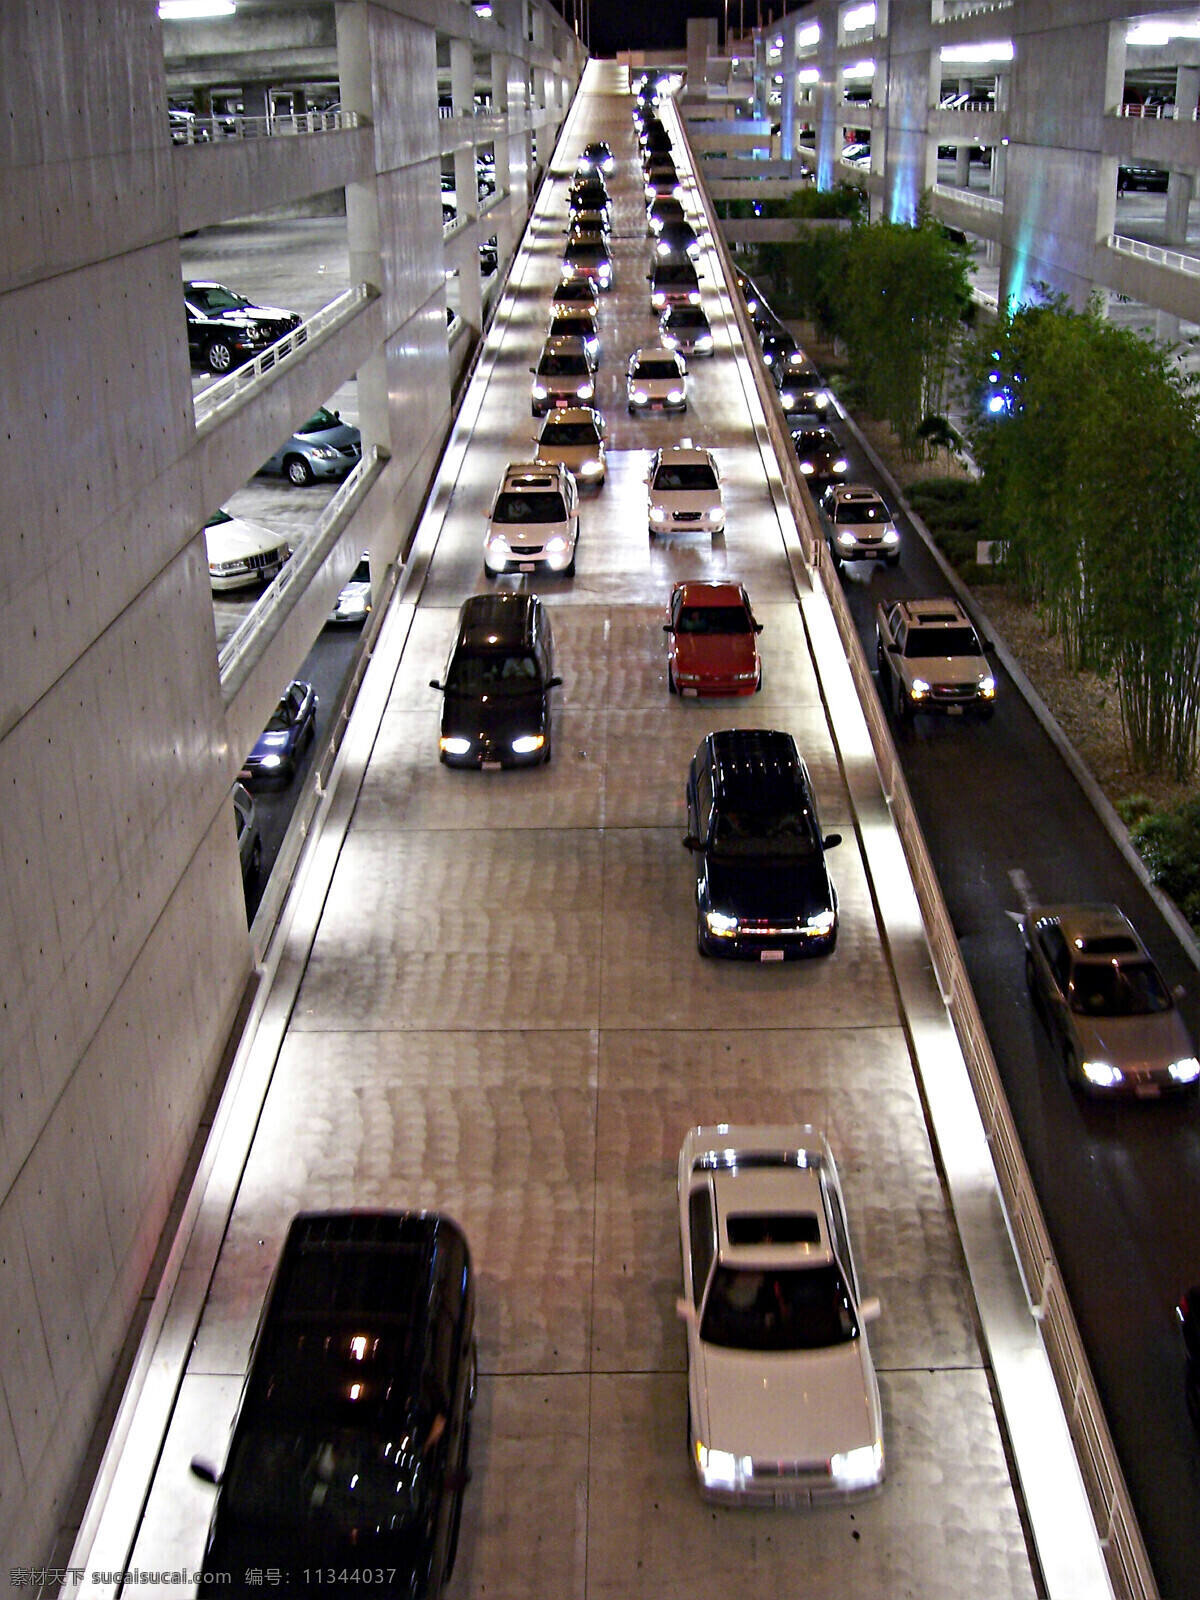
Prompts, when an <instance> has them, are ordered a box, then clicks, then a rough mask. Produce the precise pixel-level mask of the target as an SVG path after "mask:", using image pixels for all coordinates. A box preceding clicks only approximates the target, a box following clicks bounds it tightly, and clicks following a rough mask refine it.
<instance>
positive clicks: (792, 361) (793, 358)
mask: <svg viewBox="0 0 1200 1600" xmlns="http://www.w3.org/2000/svg"><path fill="white" fill-rule="evenodd" d="M803 362H804V356H803V354H802V352H801V351H799V350H793V351H792V353H791V355H790V356H789V357H788V366H789V367H799V366H801V365H802V364H803Z"/></svg>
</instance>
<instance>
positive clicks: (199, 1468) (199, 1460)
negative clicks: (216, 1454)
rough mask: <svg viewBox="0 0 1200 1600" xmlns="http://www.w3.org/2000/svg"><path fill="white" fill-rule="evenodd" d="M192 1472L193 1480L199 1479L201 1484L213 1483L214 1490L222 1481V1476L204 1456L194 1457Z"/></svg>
mask: <svg viewBox="0 0 1200 1600" xmlns="http://www.w3.org/2000/svg"><path fill="white" fill-rule="evenodd" d="M191 1471H192V1477H193V1478H199V1479H200V1482H201V1483H211V1484H212V1485H213V1487H214V1488H215V1487H216V1485H217V1484H219V1483H220V1481H221V1474H220V1473H219V1472H218V1471H217V1469H216V1467H214V1466H213V1464H212V1462H211V1461H209V1460H207V1459H206V1458H205V1457H204V1456H193V1457H192V1466H191Z"/></svg>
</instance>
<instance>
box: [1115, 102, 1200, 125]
mask: <svg viewBox="0 0 1200 1600" xmlns="http://www.w3.org/2000/svg"><path fill="white" fill-rule="evenodd" d="M1117 116H1119V117H1152V118H1154V120H1155V121H1158V122H1195V121H1196V120H1197V117H1200V109H1197V108H1196V107H1194V106H1193V108H1192V109H1191V111H1181V110H1180V109H1179V107H1178V106H1173V105H1171V106H1143V105H1138V104H1137V102H1136V101H1130V103H1129V104H1128V105H1123V106H1118V107H1117Z"/></svg>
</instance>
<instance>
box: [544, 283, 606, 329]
mask: <svg viewBox="0 0 1200 1600" xmlns="http://www.w3.org/2000/svg"><path fill="white" fill-rule="evenodd" d="M567 309H569V310H571V311H586V312H587V314H588V316H590V317H591V318H592V319H593V320H594V319H595V318H596V317H598V316H599V314H600V291H599V290H598V289H597V288H596V285H595V283H594V282H593V281H592V279H591V278H564V279H563V280H562V282H561V283H559V284H556V285H555V289H554V293H553V294H552V295H551V296H550V314H551V316H555V315H557V313H558V312H559V311H560V310H567Z"/></svg>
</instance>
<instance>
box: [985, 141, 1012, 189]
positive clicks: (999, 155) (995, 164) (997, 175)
mask: <svg viewBox="0 0 1200 1600" xmlns="http://www.w3.org/2000/svg"><path fill="white" fill-rule="evenodd" d="M1007 165H1008V146H1007V145H1006V144H996V145H993V146H992V171H991V177H990V179H989V181H988V193H989V194H995V195H1002V194H1003V193H1004V169H1005V167H1006V166H1007Z"/></svg>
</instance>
